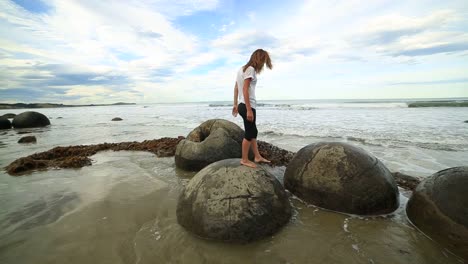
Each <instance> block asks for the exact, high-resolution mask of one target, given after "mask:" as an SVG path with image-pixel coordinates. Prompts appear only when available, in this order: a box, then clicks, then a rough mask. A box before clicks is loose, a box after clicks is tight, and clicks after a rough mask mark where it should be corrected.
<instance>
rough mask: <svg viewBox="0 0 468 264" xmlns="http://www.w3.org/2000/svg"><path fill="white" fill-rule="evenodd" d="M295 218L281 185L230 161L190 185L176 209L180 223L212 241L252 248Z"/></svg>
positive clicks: (262, 172) (218, 164)
mask: <svg viewBox="0 0 468 264" xmlns="http://www.w3.org/2000/svg"><path fill="white" fill-rule="evenodd" d="M290 217H291V207H290V204H289V200H288V197H287V194H286V192H285V190H284V188H283V186H282V185H281V183H280V182H279V181H278V180H277V179H276V178H275V176H273V175H271V174H270V173H268V172H267V170H265V169H263V168H262V167H261V166H258V167H257V168H255V169H252V168H248V167H245V166H242V165H240V159H227V160H222V161H218V162H215V163H213V164H210V165H208V166H207V167H205V168H204V169H203V170H201V171H200V172H198V173H197V174H196V175H195V177H194V178H192V179H191V180H190V182H189V183H188V185H187V186H186V188H185V190H184V191H183V192H182V193H181V195H180V197H179V201H178V204H177V220H178V222H179V224H180V225H182V226H183V227H184V228H185V229H187V230H189V231H191V232H193V233H194V234H196V235H198V236H200V237H203V238H208V239H215V240H221V241H229V242H249V241H253V240H257V239H261V238H263V237H266V236H269V235H272V234H274V233H275V232H276V231H278V230H279V229H280V228H281V227H282V226H283V225H285V224H286V223H287V222H288V221H289V219H290Z"/></svg>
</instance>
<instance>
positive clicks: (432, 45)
mask: <svg viewBox="0 0 468 264" xmlns="http://www.w3.org/2000/svg"><path fill="white" fill-rule="evenodd" d="M16 2H17V1H16ZM41 3H43V4H44V5H45V6H47V9H46V10H42V11H39V9H37V8H35V7H34V6H33V4H31V3H30V1H24V0H22V3H21V4H20V5H18V4H16V3H15V2H14V1H12V0H3V1H1V0H0V88H1V89H2V90H1V91H0V93H1V96H0V100H5V99H4V98H6V97H5V96H4V95H8V96H9V97H10V98H11V97H15V98H17V99H15V100H20V101H24V100H36V101H37V100H39V101H46V100H50V101H54V100H55V101H56V102H57V101H58V102H60V100H61V99H62V100H65V101H68V102H75V103H100V102H104V101H112V100H118V101H130V100H135V101H137V102H139V101H141V102H161V101H193V100H223V99H231V96H230V95H229V96H228V93H229V94H230V92H231V89H232V88H231V86H232V82H233V80H234V78H235V72H236V71H237V69H238V67H240V65H242V64H243V63H245V62H246V61H247V60H248V58H249V56H250V54H251V53H252V52H253V51H254V50H255V49H257V48H264V49H266V50H267V51H269V52H270V54H271V56H272V59H273V64H274V71H271V72H270V71H265V72H264V73H262V76H261V78H262V81H261V82H260V83H259V90H258V95H259V98H269V99H280V98H287V97H291V96H298V95H300V96H301V98H306V97H311V98H317V97H333V95H336V96H341V97H345V96H355V97H359V96H361V97H362V96H364V97H366V96H367V95H368V94H369V93H370V92H369V91H370V90H371V88H372V87H374V88H375V87H380V86H386V85H387V84H388V83H392V82H393V83H398V82H400V83H405V82H408V83H409V82H420V81H424V78H428V80H427V82H428V84H421V85H422V86H424V87H427V88H428V89H429V88H431V89H432V88H433V87H435V86H440V84H441V83H439V84H438V83H432V84H429V83H430V82H431V81H432V80H456V79H463V78H466V77H467V76H466V72H468V65H467V64H466V62H465V61H466V60H465V58H463V57H462V56H461V55H463V54H467V52H468V45H467V43H468V31H467V28H468V27H467V25H468V24H467V20H466V18H464V17H463V15H462V14H464V13H466V12H468V7H466V5H465V4H464V2H463V1H450V2H449V3H444V4H443V5H442V4H437V3H432V2H431V3H428V4H421V3H420V2H411V3H410V4H405V3H400V2H395V1H389V0H383V1H372V2H363V1H359V0H347V1H333V2H327V1H319V0H304V1H299V2H297V1H293V2H291V3H290V2H284V1H283V2H281V1H279V2H278V1H274V2H272V3H269V4H268V5H264V4H261V3H260V2H255V1H253V2H251V3H249V5H248V6H246V5H245V4H242V3H240V2H236V1H228V2H225V1H218V0H182V1H173V0H170V1H169V0H142V1H125V0H114V1H110V0H103V1H93V0H80V1H61V0H41ZM441 6H443V8H444V9H442V8H441ZM252 10H262V12H258V11H255V13H254V12H253V11H252ZM239 13H242V14H245V18H243V19H242V18H241V17H240V16H239ZM181 16H185V18H181ZM197 23H200V25H205V26H206V27H202V26H199V25H198V24H197ZM188 24H190V25H188ZM209 25H213V26H212V27H210V26H209ZM350 62H352V67H350V65H351V64H350ZM444 69H454V70H457V75H451V73H450V72H447V71H445V70H444ZM416 71H418V72H422V73H425V72H429V71H431V74H425V75H424V77H420V78H419V77H418V78H412V77H411V76H412V75H413V74H414V73H415V72H416ZM441 72H443V73H441ZM404 74H408V75H409V76H410V77H405V78H403V77H402V76H403V75H404ZM388 76H392V77H391V78H389V77H388ZM435 76H437V79H435V78H436V77H435ZM431 78H432V80H431ZM395 80H397V81H395ZM464 84H465V83H455V82H452V83H444V87H452V86H457V87H459V86H462V85H464ZM344 85H346V87H347V88H346V89H348V90H344V88H342V87H343V86H344ZM431 85H432V86H431ZM227 87H228V88H227ZM263 87H268V89H263ZM284 87H288V89H284ZM391 88H398V87H395V86H393V87H391ZM15 89H18V90H17V91H18V93H17V95H16V96H15ZM340 89H341V90H340ZM366 89H367V90H366ZM433 89H436V88H433ZM359 91H361V92H359ZM389 91H390V90H389ZM28 92H29V94H34V96H27V95H28ZM391 93H392V91H390V92H387V94H391ZM371 94H378V93H377V92H373V93H371ZM384 95H385V94H383V95H382V96H384ZM22 96H23V98H24V100H21V98H22ZM9 100H13V99H9Z"/></svg>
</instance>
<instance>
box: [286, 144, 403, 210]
mask: <svg viewBox="0 0 468 264" xmlns="http://www.w3.org/2000/svg"><path fill="white" fill-rule="evenodd" d="M284 185H285V187H286V189H288V190H290V191H291V192H292V193H294V194H295V195H297V196H298V197H299V198H301V199H303V200H305V201H306V202H308V203H311V204H314V205H316V206H319V207H323V208H326V209H330V210H334V211H339V212H344V213H351V214H360V215H375V214H386V213H390V212H393V211H394V210H395V209H397V208H398V205H399V192H398V187H397V185H396V183H395V180H394V179H393V176H392V174H391V172H390V171H389V170H388V169H387V168H386V167H385V166H384V165H383V164H382V162H380V161H379V160H378V159H377V158H376V157H374V156H372V155H370V154H369V153H367V152H366V151H364V150H363V149H361V148H358V147H355V146H353V145H350V144H346V143H339V142H319V143H315V144H311V145H308V146H306V147H304V148H302V149H301V150H299V151H298V152H297V153H296V155H295V156H294V158H293V159H292V160H291V162H290V163H289V164H288V166H287V168H286V171H285V175H284Z"/></svg>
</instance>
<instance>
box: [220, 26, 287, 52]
mask: <svg viewBox="0 0 468 264" xmlns="http://www.w3.org/2000/svg"><path fill="white" fill-rule="evenodd" d="M212 44H213V46H214V47H215V48H221V49H224V50H229V51H232V52H235V53H245V52H247V51H248V52H252V51H254V50H256V49H258V48H265V49H271V48H275V47H277V46H278V45H279V40H278V39H277V38H276V37H274V36H272V35H271V34H269V33H267V32H264V31H255V30H252V31H241V32H235V33H231V34H227V35H224V36H222V37H221V38H218V39H216V40H214V41H213V43H212Z"/></svg>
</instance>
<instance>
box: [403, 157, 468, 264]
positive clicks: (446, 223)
mask: <svg viewBox="0 0 468 264" xmlns="http://www.w3.org/2000/svg"><path fill="white" fill-rule="evenodd" d="M406 213H407V215H408V218H409V219H410V220H411V222H412V223H413V224H414V225H415V226H417V227H418V228H419V229H420V230H421V231H423V232H424V233H426V234H427V235H429V236H430V237H431V238H433V239H435V240H437V241H439V242H440V243H442V244H444V245H447V246H448V247H449V248H450V249H452V250H453V251H454V252H455V253H456V254H459V255H461V256H463V257H464V258H466V259H468V167H466V166H465V167H454V168H449V169H445V170H442V171H439V172H437V173H435V174H433V175H431V176H429V177H427V178H426V179H424V180H423V181H422V182H421V183H420V184H419V185H418V187H416V189H415V191H414V192H413V195H412V196H411V198H410V199H409V201H408V204H407V206H406Z"/></svg>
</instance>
